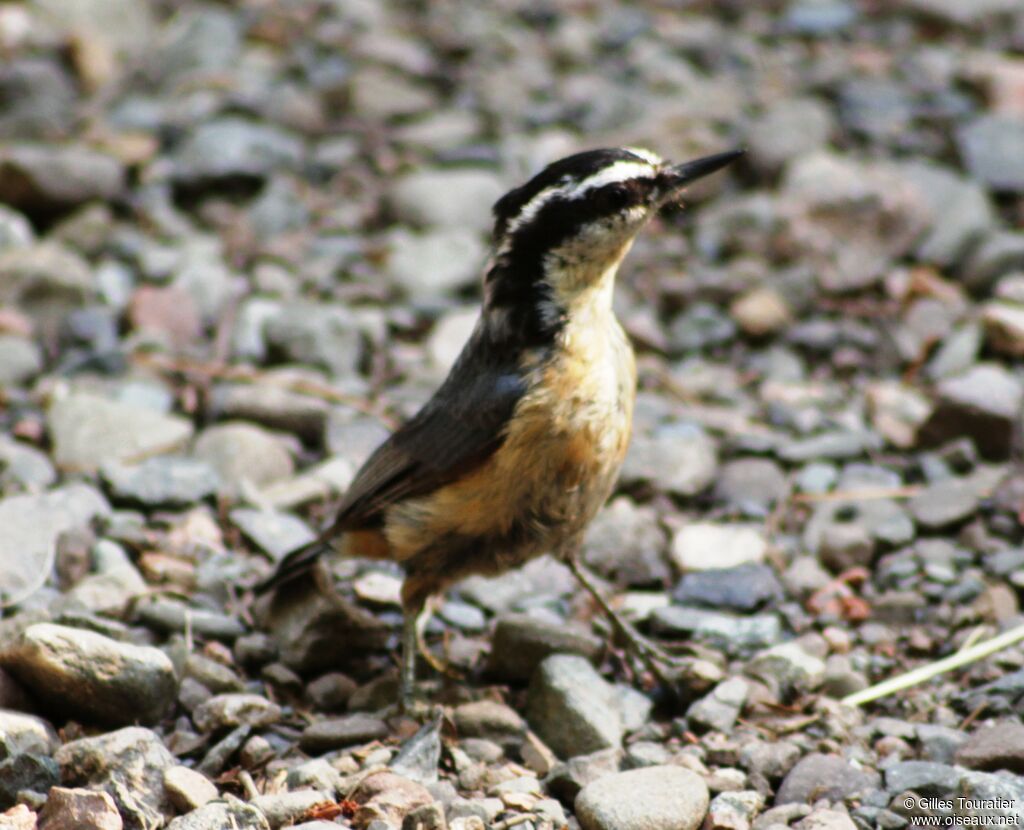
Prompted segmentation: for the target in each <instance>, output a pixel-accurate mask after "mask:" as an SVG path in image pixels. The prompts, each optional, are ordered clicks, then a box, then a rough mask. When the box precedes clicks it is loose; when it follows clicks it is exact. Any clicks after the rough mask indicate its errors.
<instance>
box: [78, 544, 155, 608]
mask: <svg viewBox="0 0 1024 830" xmlns="http://www.w3.org/2000/svg"><path fill="white" fill-rule="evenodd" d="M91 553H92V562H93V573H90V574H88V575H86V576H85V577H84V578H83V579H81V580H80V581H79V582H77V583H76V584H75V585H74V586H72V587H71V588H70V590H68V592H67V599H68V601H69V602H71V603H78V604H80V605H82V606H84V607H85V608H88V609H89V610H91V611H96V612H99V613H106V614H115V615H121V614H123V613H124V612H125V610H126V609H127V608H128V607H129V605H130V603H132V602H133V601H134V600H135V599H137V598H138V597H140V596H142V595H143V594H145V593H146V591H147V589H148V586H147V585H146V580H144V579H143V578H142V574H140V573H139V570H138V568H136V567H135V564H134V563H133V562H132V560H131V559H130V558H129V556H128V554H127V552H126V551H125V550H124V548H122V547H121V546H120V545H119V544H117V543H116V542H112V541H110V540H109V539H100V540H99V541H97V542H96V544H95V545H93V548H92V551H91Z"/></svg>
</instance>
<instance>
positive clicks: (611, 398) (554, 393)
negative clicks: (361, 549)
mask: <svg viewBox="0 0 1024 830" xmlns="http://www.w3.org/2000/svg"><path fill="white" fill-rule="evenodd" d="M613 345H614V344H613ZM621 346H622V348H621V349H610V350H607V351H608V354H607V355H601V357H602V359H600V360H595V359H593V355H589V356H585V357H588V358H589V359H581V358H580V357H579V356H577V355H574V354H572V353H571V352H567V353H563V354H562V355H560V357H559V359H557V360H555V361H552V362H551V363H550V364H549V365H547V366H545V367H544V368H543V370H542V371H541V372H540V373H539V374H538V376H537V379H536V381H535V382H534V384H533V386H532V388H531V389H530V391H529V392H528V394H527V395H526V396H525V397H524V398H523V399H522V401H520V403H519V405H518V406H517V407H516V411H515V413H514V415H513V417H512V418H511V420H510V422H509V425H508V428H507V431H506V436H505V440H504V442H503V443H502V445H501V447H500V448H499V449H498V450H497V451H496V452H495V453H494V455H492V456H491V457H490V458H489V459H488V460H487V461H486V462H485V463H484V464H482V465H481V466H480V467H478V468H477V469H476V470H474V471H473V472H472V473H470V474H468V475H466V476H464V477H463V478H461V479H459V480H458V481H456V482H453V483H452V484H449V485H447V486H445V487H442V488H440V489H438V490H437V491H435V492H434V493H432V494H430V495H428V496H424V497H422V498H418V499H413V500H409V501H407V502H404V503H402V504H399V505H396V506H395V507H393V508H392V509H391V510H390V511H389V513H388V517H387V521H386V527H385V533H386V535H387V537H388V540H389V542H390V544H391V547H392V550H393V551H394V553H395V558H396V559H398V560H399V561H409V563H410V564H412V562H411V561H410V560H414V559H417V558H418V557H423V556H424V555H427V554H428V551H430V550H432V549H435V548H436V549H438V552H437V553H429V557H430V558H435V557H437V556H439V555H440V553H439V550H440V549H441V548H444V547H445V546H447V547H448V548H450V549H453V550H454V549H455V548H459V547H465V546H467V545H470V546H472V547H475V548H476V549H478V553H477V554H476V556H477V557H478V559H477V561H476V565H477V567H473V568H471V569H470V570H472V571H476V572H489V571H493V572H499V571H502V570H506V569H508V568H511V567H515V566H516V565H519V564H522V563H523V562H525V561H527V560H528V559H530V558H533V557H534V556H537V555H539V554H541V553H544V552H546V551H549V550H553V549H555V548H558V547H559V546H561V545H562V544H564V543H566V542H567V541H569V540H572V539H573V538H575V537H577V536H578V535H579V534H581V533H582V531H583V529H584V528H585V527H586V525H587V523H588V522H589V521H590V520H591V519H592V518H593V517H594V515H595V514H596V513H597V511H598V510H599V509H600V508H601V506H602V505H603V504H604V502H605V500H606V499H607V498H608V495H609V493H610V492H611V489H612V487H613V485H614V483H615V479H616V477H617V476H618V472H619V468H620V467H621V466H622V461H623V458H624V457H625V454H626V448H627V446H628V444H629V436H630V427H631V421H632V413H633V402H634V398H635V394H636V392H635V375H634V369H633V361H632V352H631V350H630V349H629V347H628V345H627V344H626V343H625V340H624V338H623V339H622V341H621ZM469 540H474V541H472V542H470V541H469ZM457 570H460V571H465V570H466V568H465V567H460V568H457ZM460 575H464V574H460ZM455 578H458V576H456V577H455Z"/></svg>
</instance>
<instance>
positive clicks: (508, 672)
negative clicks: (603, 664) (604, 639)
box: [488, 614, 603, 680]
mask: <svg viewBox="0 0 1024 830" xmlns="http://www.w3.org/2000/svg"><path fill="white" fill-rule="evenodd" d="M602 647H603V646H602V643H601V641H600V640H599V639H598V638H597V637H595V636H593V635H592V634H590V633H589V632H587V631H583V630H577V629H576V628H573V627H572V626H565V625H554V624H552V623H549V622H546V621H544V620H540V619H537V618H536V617H529V616H527V615H525V614H508V615H505V616H502V617H499V618H498V622H497V625H496V626H495V628H494V639H493V641H492V643H491V655H490V659H489V661H488V670H489V671H490V673H492V674H494V675H497V676H498V677H502V678H507V679H509V680H527V679H529V678H530V677H532V676H533V673H534V671H535V669H536V668H537V666H539V665H540V664H541V662H543V661H544V660H545V659H546V658H547V657H549V656H550V655H552V654H578V655H581V656H583V657H585V658H587V659H588V660H594V659H596V658H597V655H598V654H599V653H600V652H601V649H602Z"/></svg>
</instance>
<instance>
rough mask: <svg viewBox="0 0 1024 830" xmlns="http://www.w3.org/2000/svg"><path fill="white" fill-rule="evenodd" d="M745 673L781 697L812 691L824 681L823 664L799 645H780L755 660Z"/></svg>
mask: <svg viewBox="0 0 1024 830" xmlns="http://www.w3.org/2000/svg"><path fill="white" fill-rule="evenodd" d="M745 671H746V673H747V674H749V675H750V676H751V677H756V678H757V679H759V680H761V681H762V682H764V683H766V684H767V685H769V686H770V687H772V688H774V689H777V690H779V691H781V692H782V693H783V694H785V693H787V692H790V691H793V690H802V691H813V690H814V689H817V688H818V687H819V686H820V685H821V683H822V681H823V680H824V679H825V662H824V661H823V660H822V659H821V658H819V657H816V656H815V655H813V654H808V653H807V652H806V651H805V650H804V649H803V648H801V647H800V645H799V643H795V642H793V643H781V644H780V645H777V646H772V647H771V648H769V649H767V650H765V651H762V652H761V653H760V654H758V655H757V656H755V657H754V659H752V660H751V661H750V662H749V663H747V666H746V669H745Z"/></svg>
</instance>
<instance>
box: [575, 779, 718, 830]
mask: <svg viewBox="0 0 1024 830" xmlns="http://www.w3.org/2000/svg"><path fill="white" fill-rule="evenodd" d="M709 798H710V796H709V794H708V788H707V785H706V784H705V783H704V781H703V780H702V779H701V778H700V776H699V775H697V774H696V773H693V772H690V771H689V770H686V769H683V768H682V767H676V766H665V767H645V768H643V769H634V770H628V771H626V772H620V773H615V774H614V775H609V776H607V777H605V778H602V779H601V780H600V781H596V782H594V783H593V784H589V785H588V786H586V787H584V788H583V790H582V791H581V792H580V794H579V795H578V796H577V797H576V803H575V810H576V818H577V819H578V820H579V823H580V826H581V827H582V828H583V830H696V828H698V827H700V824H701V822H702V821H703V820H704V816H705V814H706V813H707V811H708V803H709Z"/></svg>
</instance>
